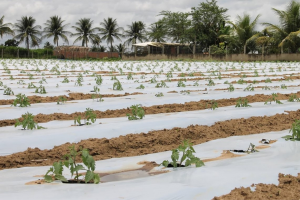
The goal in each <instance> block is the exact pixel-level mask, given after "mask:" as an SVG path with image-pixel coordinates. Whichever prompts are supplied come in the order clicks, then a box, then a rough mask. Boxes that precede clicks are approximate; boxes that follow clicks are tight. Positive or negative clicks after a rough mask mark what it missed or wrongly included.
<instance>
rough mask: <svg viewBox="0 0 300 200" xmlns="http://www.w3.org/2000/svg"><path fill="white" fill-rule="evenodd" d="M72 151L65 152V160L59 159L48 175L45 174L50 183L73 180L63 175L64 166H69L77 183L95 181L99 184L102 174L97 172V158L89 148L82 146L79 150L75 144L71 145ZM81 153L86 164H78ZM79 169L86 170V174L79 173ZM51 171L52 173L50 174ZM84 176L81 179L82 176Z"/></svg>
mask: <svg viewBox="0 0 300 200" xmlns="http://www.w3.org/2000/svg"><path fill="white" fill-rule="evenodd" d="M69 149H70V153H68V154H65V155H64V156H63V158H64V161H63V162H62V161H59V162H56V163H54V164H53V167H51V168H50V170H48V171H47V173H46V175H45V176H44V178H45V181H46V182H48V183H51V182H53V180H61V181H63V182H70V181H71V182H72V180H70V181H68V180H67V179H66V178H65V177H64V176H63V175H62V172H63V166H65V167H67V168H68V169H69V170H70V172H71V176H72V178H73V176H74V181H75V183H81V182H84V183H95V184H98V183H99V182H100V176H99V174H96V173H95V172H94V171H95V167H96V164H95V160H94V158H93V157H92V156H91V155H90V154H89V151H88V150H87V149H82V148H80V149H79V150H78V151H77V150H75V147H74V145H73V146H71V147H69ZM80 154H81V160H82V162H83V164H84V166H83V165H82V164H78V163H76V160H77V158H78V156H79V155H80ZM79 171H86V173H85V176H84V175H83V174H82V173H79ZM49 173H52V175H49ZM83 176H84V178H83V179H82V180H81V179H79V178H80V177H83Z"/></svg>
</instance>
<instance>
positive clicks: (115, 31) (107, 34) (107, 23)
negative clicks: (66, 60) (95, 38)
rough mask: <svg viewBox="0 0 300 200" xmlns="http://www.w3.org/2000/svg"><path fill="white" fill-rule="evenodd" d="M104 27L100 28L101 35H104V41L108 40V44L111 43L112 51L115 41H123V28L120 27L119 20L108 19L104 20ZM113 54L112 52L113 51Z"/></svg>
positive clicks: (102, 23) (102, 24)
mask: <svg viewBox="0 0 300 200" xmlns="http://www.w3.org/2000/svg"><path fill="white" fill-rule="evenodd" d="M100 25H101V26H102V27H100V28H99V31H100V34H101V35H103V37H102V38H101V39H102V40H106V42H107V44H109V43H110V49H111V50H113V45H112V43H113V42H114V39H117V40H119V41H121V37H123V35H122V34H121V33H120V32H121V31H123V28H122V27H118V24H117V20H116V19H112V18H110V17H108V18H107V19H104V22H101V23H100ZM111 52H112V51H111Z"/></svg>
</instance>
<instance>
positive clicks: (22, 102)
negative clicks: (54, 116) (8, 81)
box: [11, 93, 30, 107]
mask: <svg viewBox="0 0 300 200" xmlns="http://www.w3.org/2000/svg"><path fill="white" fill-rule="evenodd" d="M16 97H17V98H16V99H15V100H14V102H13V103H12V105H11V106H15V107H16V106H17V105H19V107H27V106H30V103H29V99H28V97H26V95H25V94H21V93H20V94H17V96H16Z"/></svg>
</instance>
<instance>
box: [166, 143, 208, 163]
mask: <svg viewBox="0 0 300 200" xmlns="http://www.w3.org/2000/svg"><path fill="white" fill-rule="evenodd" d="M181 152H182V153H181ZM193 153H196V151H195V149H194V148H193V144H192V143H190V142H189V141H188V140H184V141H183V143H182V144H181V145H179V147H178V148H177V149H173V150H172V155H171V159H172V161H171V162H170V161H168V160H164V161H163V162H162V163H161V165H163V166H165V167H174V168H177V167H181V166H182V164H183V163H184V165H185V167H187V166H190V165H191V164H195V165H196V167H202V166H204V163H203V161H201V160H200V158H198V157H196V156H195V155H193ZM180 154H181V158H180Z"/></svg>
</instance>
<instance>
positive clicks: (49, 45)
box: [44, 42, 54, 49]
mask: <svg viewBox="0 0 300 200" xmlns="http://www.w3.org/2000/svg"><path fill="white" fill-rule="evenodd" d="M44 49H54V46H53V45H51V44H50V42H46V43H45V44H44Z"/></svg>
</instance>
